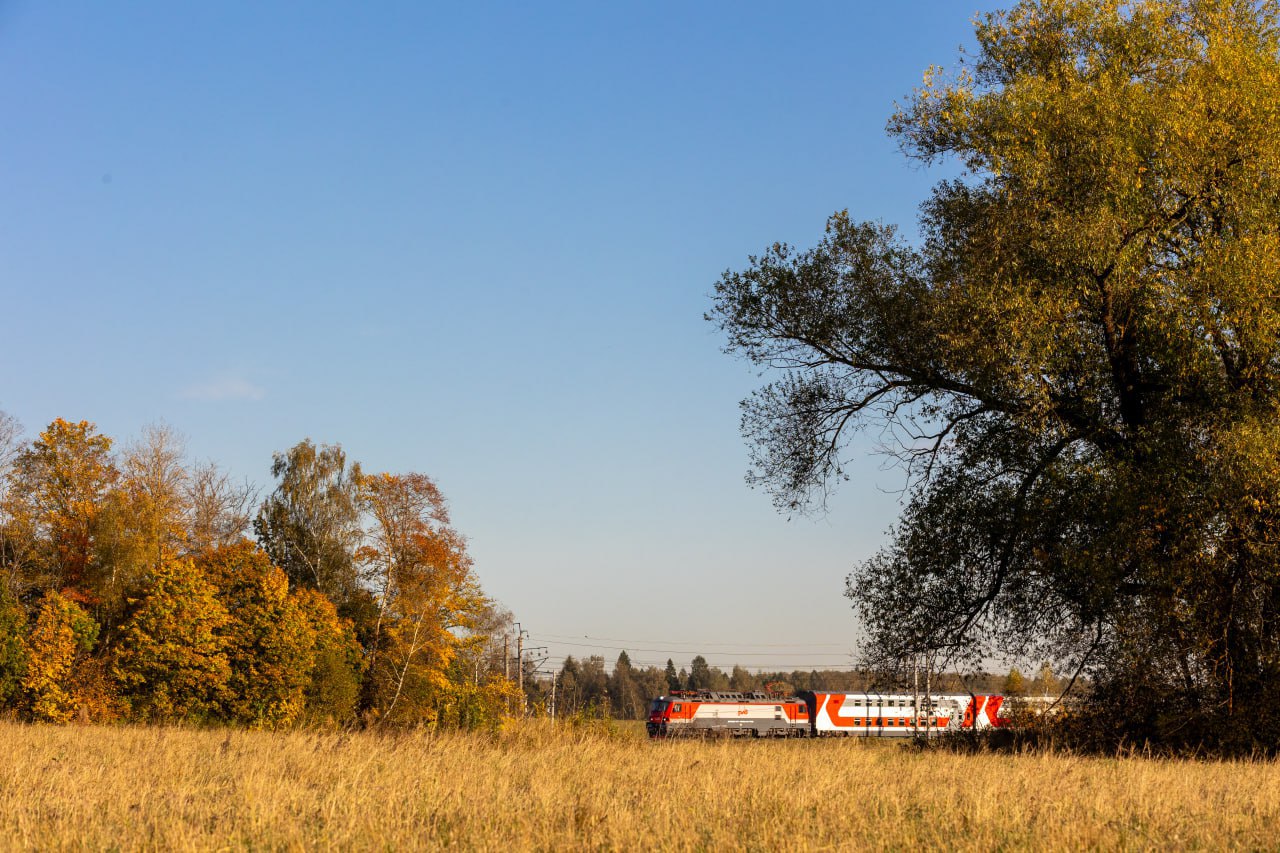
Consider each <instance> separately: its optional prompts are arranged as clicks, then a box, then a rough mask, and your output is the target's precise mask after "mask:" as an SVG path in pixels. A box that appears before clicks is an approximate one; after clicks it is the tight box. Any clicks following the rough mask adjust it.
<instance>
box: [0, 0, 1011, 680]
mask: <svg viewBox="0 0 1280 853" xmlns="http://www.w3.org/2000/svg"><path fill="white" fill-rule="evenodd" d="M994 6H995V4H991V3H982V2H979V0H965V2H955V0H947V2H943V0H930V1H929V2H903V3H875V4H872V3H857V2H843V3H834V2H833V3H787V4H782V3H777V4H763V3H746V2H723V3H656V2H648V3H599V2H590V3H588V2H583V3H519V4H517V3H509V4H496V3H493V4H491V3H481V2H476V3H450V4H435V3H428V2H380V3H363V4H357V3H348V4H337V3H323V2H306V3H303V2H296V3H283V2H282V3H166V2H146V3H132V2H112V3H91V2H59V3H37V2H13V1H12V0H10V2H0V318H3V319H2V320H0V341H2V343H0V410H4V411H7V412H9V413H10V414H12V415H14V416H16V417H17V418H19V419H20V420H21V421H22V422H23V424H24V425H25V426H26V428H27V431H28V433H29V434H34V433H35V432H37V431H38V430H39V429H41V428H42V427H43V426H44V425H45V424H47V423H48V422H49V421H51V420H52V419H53V418H55V417H64V418H67V419H71V420H79V419H87V420H91V421H94V422H95V423H97V424H98V426H99V428H100V430H101V431H102V432H104V433H106V434H108V435H111V436H113V437H115V438H117V439H119V440H128V439H130V438H132V437H134V436H136V435H137V434H138V433H139V431H140V430H141V429H142V428H143V427H144V426H145V425H146V424H149V423H154V422H157V421H164V422H167V423H168V424H170V425H172V426H173V427H175V428H177V429H178V430H179V431H180V432H182V433H183V434H185V435H186V437H187V440H188V448H189V450H190V452H191V454H192V455H193V456H194V457H196V458H198V459H213V460H216V461H218V462H220V463H221V464H223V465H224V466H226V467H228V468H230V469H231V471H232V472H233V473H234V474H235V475H236V476H238V477H247V478H249V479H251V480H253V481H254V482H256V483H257V484H259V485H260V486H262V487H263V488H264V489H267V488H269V487H270V485H271V482H270V475H269V465H270V460H271V454H272V452H274V451H278V450H284V449H286V448H288V447H289V446H291V445H293V444H294V443H296V442H297V441H299V440H301V439H303V438H306V437H310V438H312V439H313V440H315V441H317V442H325V443H340V444H342V446H343V447H344V448H345V449H346V450H347V452H348V455H349V457H351V458H354V459H357V460H359V461H360V462H362V463H363V465H364V466H365V468H366V469H367V470H390V471H420V472H423V473H427V474H430V475H431V476H433V477H434V478H435V479H436V481H437V482H438V483H439V484H440V486H441V488H442V489H443V490H444V491H445V493H446V495H448V496H449V498H450V501H451V505H452V508H453V514H454V521H455V523H456V526H457V527H458V528H459V529H460V530H461V531H462V532H463V533H464V534H466V535H467V536H468V538H469V540H470V547H471V552H472V555H473V556H474V558H475V560H476V567H477V571H478V573H479V576H480V578H481V581H482V583H483V585H484V587H485V588H486V590H487V591H488V592H489V593H490V594H491V595H493V596H495V597H496V598H497V599H499V600H500V601H501V602H502V603H503V604H505V605H506V606H507V607H509V608H510V609H511V610H513V611H514V612H515V614H516V617H517V618H518V619H519V620H520V621H521V622H522V624H523V625H524V627H525V628H527V629H528V630H529V631H530V634H531V640H530V642H531V644H532V645H536V646H546V647H548V652H547V654H548V655H549V656H550V658H549V661H548V665H552V664H556V663H558V662H559V661H560V660H561V659H562V657H563V656H564V655H565V654H574V655H575V656H582V655H587V654H592V653H599V654H603V655H605V657H606V658H607V660H608V661H609V662H610V664H612V661H613V659H614V658H615V657H616V656H617V649H618V648H623V647H625V648H627V649H628V650H629V651H631V653H632V654H631V657H632V659H633V661H636V662H638V663H642V664H645V663H651V662H653V663H660V662H665V660H666V659H667V658H668V657H673V658H675V660H676V663H677V665H678V666H680V665H687V664H688V661H689V659H690V658H691V657H692V656H693V655H694V654H696V653H698V652H702V653H704V654H706V655H707V657H708V659H709V660H710V661H711V662H712V663H713V664H717V665H721V666H725V667H728V666H729V665H732V663H734V662H735V661H737V662H741V663H743V664H745V665H749V666H752V667H753V668H754V667H756V666H762V665H767V666H775V665H776V666H784V667H786V668H788V669H790V668H793V667H802V668H806V669H808V668H812V667H821V666H844V665H848V664H849V654H850V652H852V651H856V649H857V643H858V633H857V626H856V623H855V621H854V619H853V616H852V613H851V611H850V610H849V606H848V602H847V601H846V600H845V599H844V598H843V597H842V595H841V594H842V591H843V586H844V577H845V575H846V574H847V573H848V571H849V570H850V568H851V567H852V566H853V565H854V564H855V563H856V562H857V561H858V560H860V559H863V558H865V557H867V556H869V555H870V554H872V553H873V552H874V551H875V550H876V549H877V548H879V547H880V546H881V545H882V544H883V542H884V541H885V532H886V529H887V528H888V526H889V525H890V524H891V523H892V521H893V519H894V518H895V516H896V515H897V513H898V511H899V510H900V508H901V506H900V503H899V497H900V496H899V494H898V490H899V489H900V488H901V486H902V477H901V473H900V472H899V471H897V470H894V469H892V468H887V467H886V464H885V460H884V459H883V457H877V456H874V455H872V454H871V450H872V448H873V446H874V444H875V436H874V435H872V436H868V437H867V439H866V440H865V441H864V442H863V443H862V444H861V445H859V447H858V448H856V449H855V460H856V461H855V464H854V465H853V467H852V473H853V477H854V479H853V481H852V482H850V483H848V484H846V485H845V486H844V487H843V488H842V489H841V490H840V491H839V492H837V494H836V495H835V497H834V498H833V500H832V501H831V504H830V511H829V513H828V514H827V515H825V516H823V517H820V518H799V519H791V520H788V519H787V518H785V517H783V516H781V515H779V514H777V513H776V512H775V511H774V510H773V508H772V506H771V504H770V501H769V498H768V496H767V495H766V494H764V493H762V492H753V491H751V490H750V489H748V488H747V487H746V485H745V484H744V481H743V474H744V473H745V471H746V468H747V453H746V450H745V447H744V445H743V443H742V439H741V438H740V436H739V433H738V408H737V404H738V401H739V400H740V399H742V398H743V397H744V396H746V395H747V394H748V393H749V392H750V391H751V389H753V388H754V387H756V386H757V385H758V384H759V383H760V382H761V380H760V379H759V378H758V377H757V376H756V375H755V374H754V373H753V371H752V370H751V369H750V368H749V366H748V365H746V364H744V363H742V362H740V361H736V360H734V359H732V358H730V357H728V356H725V355H724V354H722V353H721V352H720V347H721V343H722V342H721V340H720V338H719V337H718V335H717V334H716V332H715V330H714V329H713V328H712V326H711V325H710V324H709V323H707V322H705V321H704V320H703V319H702V315H703V313H704V312H705V311H706V310H707V309H708V307H709V305H710V300H709V294H710V292H711V290H712V287H713V285H714V283H715V281H716V279H717V278H718V277H719V274H720V273H721V272H722V271H723V270H725V269H726V268H729V267H735V268H740V267H742V266H744V265H745V263H746V257H747V255H748V254H751V253H755V252H759V251H760V250H762V249H763V248H765V247H766V246H767V245H768V244H770V243H772V242H773V241H775V240H782V241H787V242H792V243H795V244H797V245H810V244H812V243H813V242H815V241H816V240H817V239H818V238H819V237H820V236H821V232H822V227H823V224H824V221H825V219H826V217H827V216H828V215H830V214H831V213H832V212H834V211H836V210H839V209H841V208H845V207H847V208H849V210H850V213H851V215H852V216H854V217H855V218H862V219H882V220H884V221H886V222H894V223H898V224H900V225H902V226H903V228H904V231H905V233H907V234H908V235H909V236H910V235H913V234H914V233H915V218H916V206H917V205H918V203H919V202H920V201H921V200H922V199H923V198H924V197H925V195H926V194H927V192H928V188H929V187H930V186H931V185H932V184H933V183H934V182H935V181H936V180H938V179H939V178H940V177H942V176H943V174H944V173H943V172H942V171H941V170H938V169H934V170H924V169H922V168H921V167H920V166H918V165H916V164H913V163H909V162H908V161H907V160H906V159H905V158H904V157H903V156H902V155H901V153H900V152H899V151H898V149H897V146H896V143H895V142H894V141H893V140H891V139H890V138H888V137H887V136H886V134H885V132H884V125H885V121H886V119H887V118H888V117H889V115H890V113H891V112H892V109H893V104H894V101H895V100H901V99H902V98H904V97H905V96H907V95H908V94H909V93H910V92H911V90H912V89H913V88H914V87H915V86H917V85H918V84H919V82H920V80H921V76H922V72H923V71H924V69H925V68H926V67H927V66H928V65H930V64H940V65H944V66H954V65H955V64H956V61H957V58H958V51H959V46H960V45H961V44H965V43H970V42H971V39H972V26H971V23H970V21H971V19H972V17H973V16H974V14H975V13H976V12H979V11H982V10H984V9H989V8H994Z"/></svg>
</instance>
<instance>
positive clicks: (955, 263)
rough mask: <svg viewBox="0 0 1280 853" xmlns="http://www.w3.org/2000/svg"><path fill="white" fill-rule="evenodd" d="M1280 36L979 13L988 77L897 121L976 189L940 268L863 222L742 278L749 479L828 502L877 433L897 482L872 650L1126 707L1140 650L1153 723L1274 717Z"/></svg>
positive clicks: (717, 316)
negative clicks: (1080, 681)
mask: <svg viewBox="0 0 1280 853" xmlns="http://www.w3.org/2000/svg"><path fill="white" fill-rule="evenodd" d="M1276 19H1277V4H1276V3H1274V2H1263V3H1257V4H1254V3H1240V2H1231V0H1208V2H1191V0H1139V1H1138V2H1124V3H1122V2H1110V1H1109V0H1108V2H1103V3H1092V2H1083V0H1028V2H1023V3H1019V4H1018V5H1016V6H1015V7H1014V8H1013V9H1012V10H1010V11H1009V12H1007V13H998V14H994V15H991V16H988V17H986V18H984V19H983V20H982V21H980V22H979V24H978V30H977V35H978V42H979V54H978V56H977V57H976V60H977V61H976V64H973V65H970V66H969V68H968V69H964V70H962V71H961V72H959V73H957V74H954V75H946V74H943V73H942V72H940V71H938V70H937V69H930V71H929V72H928V73H927V74H926V78H925V84H924V86H923V87H922V88H921V89H920V90H919V91H917V92H916V93H915V95H914V96H913V97H912V98H911V99H910V100H909V101H908V102H907V103H906V104H905V105H903V106H901V107H899V109H898V110H897V112H896V113H895V115H894V117H893V119H892V120H891V122H890V130H891V132H892V133H893V134H895V135H896V136H897V137H898V138H899V139H900V140H901V142H902V144H903V147H904V149H905V150H906V151H907V153H908V154H909V155H910V156H914V157H919V158H922V159H924V160H926V161H930V160H933V159H935V158H938V157H944V156H945V157H954V158H956V159H957V160H958V161H959V162H960V163H961V164H962V165H963V166H964V167H965V168H966V170H967V171H966V173H965V175H964V177H963V178H962V179H961V180H957V181H949V182H943V183H941V184H939V185H938V186H937V187H936V188H935V190H934V193H933V196H932V198H931V199H930V200H929V201H928V202H927V203H926V204H925V205H924V207H923V210H922V225H923V231H924V239H923V243H922V245H921V246H920V247H919V248H915V249H913V248H910V247H906V246H903V245H901V244H900V243H898V242H896V241H895V240H894V238H893V234H892V231H891V229H887V228H885V227H883V226H880V225H875V224H871V223H864V224H862V225H855V224H851V222H850V220H849V218H848V216H847V215H846V214H844V213H841V214H837V215H836V216H835V217H833V218H832V219H831V220H830V222H829V224H828V229H827V234H826V236H825V237H824V238H823V239H822V241H821V242H820V243H819V244H818V246H817V247H816V248H814V249H813V250H810V251H807V252H806V251H796V250H793V249H791V248H789V247H778V246H775V247H774V248H773V249H771V250H770V251H769V252H767V253H766V254H765V255H763V256H762V257H760V258H752V259H751V261H750V266H749V267H748V268H747V269H746V270H744V271H742V272H732V271H731V272H727V273H725V275H724V276H723V277H722V279H721V281H720V283H719V284H718V285H717V288H716V295H715V298H716V304H715V308H714V309H713V310H712V312H711V313H710V315H709V318H710V319H711V320H712V321H714V322H716V323H718V324H719V325H720V326H721V328H722V329H723V330H724V331H725V333H726V335H727V337H728V341H729V347H728V349H729V350H730V351H731V352H735V353H738V354H741V355H744V356H745V357H747V358H748V359H750V360H752V361H754V362H755V363H757V364H759V365H761V366H764V367H767V368H770V369H774V370H778V371H780V372H781V376H780V378H777V379H775V380H774V381H773V382H771V383H770V384H769V385H768V386H766V387H765V388H764V389H762V390H761V391H760V392H758V393H757V394H756V395H755V396H753V398H752V399H751V400H749V401H748V402H747V403H745V404H744V412H745V414H744V419H743V426H744V433H745V434H746V435H747V437H748V439H749V440H750V441H751V442H752V447H753V461H754V463H755V471H754V472H753V475H752V477H753V481H754V482H758V483H761V484H763V485H765V486H766V487H767V488H769V489H770V490H771V491H773V493H774V495H775V500H776V501H777V502H778V503H779V505H780V506H783V507H786V508H789V509H795V508H804V507H805V506H809V505H812V504H813V503H815V502H816V501H818V500H820V499H822V498H825V496H826V494H827V492H828V490H829V489H830V487H831V485H832V484H833V483H835V482H837V481H838V480H839V478H840V476H841V470H842V464H841V463H842V457H841V454H842V453H843V452H844V447H845V446H846V442H847V440H848V437H849V435H850V434H851V433H852V432H853V431H854V430H857V429H860V428H862V427H865V426H866V425H868V424H871V423H878V424H879V425H881V427H882V428H883V430H884V432H883V434H885V435H886V436H889V437H892V438H893V439H894V440H896V448H894V449H893V451H892V452H895V453H896V454H897V455H898V456H899V457H900V458H901V459H902V460H903V461H904V462H905V463H906V464H907V471H908V476H909V483H910V484H911V486H912V488H913V491H912V496H911V499H910V502H909V504H908V507H907V510H906V512H905V514H904V516H903V519H902V522H901V524H900V526H899V527H898V529H897V530H896V531H895V533H894V537H893V543H892V544H891V545H890V546H889V547H888V548H886V549H885V551H883V552H882V553H881V554H880V555H879V556H877V557H876V558H874V559H872V560H871V561H868V562H867V563H865V564H864V565H862V566H861V567H859V568H858V569H857V570H856V571H855V572H854V573H853V574H852V575H851V577H850V582H849V594H850V597H851V598H853V599H854V601H855V606H856V607H857V608H858V611H859V613H860V614H861V616H862V618H863V621H864V623H865V624H866V625H867V628H868V631H869V634H870V637H871V639H872V641H873V642H872V647H871V648H870V649H869V654H870V656H872V657H879V658H885V657H889V658H891V657H893V656H896V655H902V654H909V653H915V652H919V651H923V650H927V649H945V650H948V653H949V654H951V655H953V656H957V657H962V656H965V655H968V656H971V657H972V658H973V659H981V658H982V657H983V656H985V655H990V654H995V653H1006V654H1010V655H1015V656H1025V655H1027V654H1031V653H1032V651H1033V650H1034V652H1035V653H1036V656H1040V655H1043V656H1045V657H1049V656H1053V655H1057V656H1059V657H1060V658H1061V659H1064V660H1065V661H1067V662H1070V663H1071V664H1073V665H1075V666H1089V665H1092V666H1095V667H1096V668H1095V669H1094V670H1093V672H1094V675H1095V677H1096V678H1097V680H1098V683H1099V684H1105V683H1108V681H1107V680H1108V678H1111V677H1112V676H1116V677H1117V679H1118V680H1117V681H1116V683H1121V682H1123V683H1126V684H1129V683H1133V682H1132V680H1131V679H1130V680H1126V679H1127V676H1126V677H1125V678H1120V673H1119V672H1118V671H1115V670H1113V669H1111V668H1109V667H1120V668H1121V670H1123V669H1124V667H1128V666H1131V665H1133V661H1134V660H1136V659H1137V658H1138V657H1140V656H1135V654H1129V653H1128V652H1126V651H1125V649H1126V648H1131V649H1138V648H1141V649H1145V650H1146V651H1144V652H1143V654H1144V655H1146V656H1147V657H1149V658H1151V659H1152V660H1153V661H1154V663H1153V664H1152V665H1153V666H1154V667H1156V668H1157V672H1156V673H1155V674H1154V676H1153V678H1151V679H1147V680H1146V681H1145V682H1144V683H1145V684H1146V685H1147V686H1146V687H1145V688H1144V690H1143V691H1142V695H1143V696H1145V697H1147V699H1146V701H1149V702H1152V703H1169V704H1170V706H1171V707H1174V708H1178V709H1182V710H1186V709H1193V710H1194V712H1195V713H1199V714H1207V715H1209V717H1210V718H1213V719H1217V718H1216V717H1214V715H1216V714H1220V713H1223V711H1222V709H1228V710H1227V711H1226V712H1225V713H1227V714H1228V715H1230V714H1234V713H1236V712H1235V710H1234V709H1236V708H1238V707H1241V704H1242V703H1244V704H1245V705H1247V706H1248V707H1250V708H1253V709H1257V708H1260V707H1263V706H1264V705H1265V704H1266V702H1271V703H1272V704H1275V702H1274V700H1275V699H1280V695H1274V696H1273V695H1272V694H1273V693H1274V692H1276V690H1277V688H1273V687H1272V686H1271V685H1273V684H1277V683H1280V678H1278V676H1280V631H1278V630H1277V629H1278V628H1280V586H1278V585H1277V584H1276V579H1275V575H1276V572H1275V571H1274V570H1273V569H1272V566H1273V565H1274V564H1275V557H1276V556H1277V554H1276V548H1275V546H1276V544H1277V541H1278V540H1277V538H1276V537H1277V534H1278V533H1280V528H1278V527H1277V525H1276V521H1277V520H1280V515H1276V514H1275V509H1274V508H1275V507H1276V506H1278V505H1280V504H1277V501H1276V496H1275V494H1274V492H1275V490H1276V488H1277V486H1276V484H1277V483H1278V482H1280V476H1277V475H1280V468H1277V466H1276V465H1274V464H1273V462H1272V459H1271V457H1272V456H1273V455H1274V454H1273V453H1272V452H1271V451H1270V449H1269V448H1270V446H1271V445H1270V442H1271V440H1272V438H1273V437H1280V436H1275V435H1274V433H1275V432H1276V426H1275V425H1276V424H1277V423H1278V422H1280V417H1278V415H1280V396H1278V395H1280V313H1278V311H1277V308H1276V306H1277V304H1280V302H1278V297H1280V281H1278V280H1277V278H1276V275H1275V270H1276V269H1277V268H1280V226H1278V225H1277V223H1280V192H1277V189H1280V188H1278V187H1277V186H1276V184H1275V181H1276V178H1275V176H1276V175H1278V174H1280V123H1278V122H1277V121H1276V118H1277V113H1278V112H1280V35H1278V33H1277V26H1276ZM1122 628H1123V629H1122ZM1153 650H1154V651H1153ZM1153 685H1162V687H1161V688H1160V689H1155V688H1154V687H1153ZM1131 698H1132V697H1130V699H1131ZM1130 699H1126V701H1130ZM1268 707H1269V706H1268ZM1209 728H1210V729H1212V728H1213V726H1210V727H1209ZM1197 731H1200V732H1203V731H1205V729H1204V728H1199V729H1197ZM1277 743H1278V744H1280V739H1277Z"/></svg>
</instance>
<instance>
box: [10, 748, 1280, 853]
mask: <svg viewBox="0 0 1280 853" xmlns="http://www.w3.org/2000/svg"><path fill="white" fill-rule="evenodd" d="M0 744H2V745H3V749H2V750H0V845H3V846H4V847H6V848H12V849H38V850H57V849H91V850H103V849H112V848H119V849H145V850H188V849H193V850H213V849H245V848H248V849H297V848H322V849H323V848H338V849H371V848H378V849H420V848H428V849H429V848H437V847H459V848H462V849H480V850H548V849H549V850H567V849H580V848H581V849H603V850H615V849H616V850H629V849H670V850H722V849H745V850H794V851H800V850H805V851H807V850H813V849H820V850H821V849H827V850H852V849H857V848H862V847H865V846H868V845H870V846H872V847H873V848H892V849H907V848H915V847H920V846H929V847H931V848H932V849H939V850H950V849H956V848H961V849H982V850H991V849H993V848H997V849H1033V848H1034V849H1044V848H1048V849H1097V848H1102V849H1108V850H1116V849H1121V850H1131V849H1132V850H1137V849H1154V848H1161V849H1168V848H1183V849H1185V848H1193V849H1194V848H1236V849H1241V848H1243V849H1277V848H1280V765H1278V764H1276V763H1275V762H1252V763H1209V762H1177V761H1157V760H1149V759H1141V758H1131V759H1098V758H1077V757H1070V756H1045V755H1021V756H1010V755H994V754H992V755H977V756H963V755H955V754H949V753H937V752H933V753H929V752H918V751H914V750H910V749H904V748H902V747H900V746H895V745H886V744H866V743H859V742H848V741H844V742H842V741H820V742H805V741H778V742H769V741H759V742H754V741H736V742H712V743H698V742H663V743H650V742H648V741H646V740H645V739H643V737H642V736H641V735H639V734H638V732H637V731H636V730H634V729H628V730H613V731H607V730H606V731H601V730H594V731H593V730H589V729H581V728H578V729H575V728H568V727H561V728H558V729H555V728H552V727H550V726H548V725H546V724H529V725H525V726H521V727H518V728H513V729H511V730H509V731H505V732H502V733H499V734H495V735H465V734H439V735H433V734H427V733H417V734H402V735H377V734H352V735H344V734H323V733H315V732H292V733H283V734H270V733H256V732H243V731H194V730H181V729H163V728H92V727H67V728H55V727H29V726H22V725H16V724H11V723H0Z"/></svg>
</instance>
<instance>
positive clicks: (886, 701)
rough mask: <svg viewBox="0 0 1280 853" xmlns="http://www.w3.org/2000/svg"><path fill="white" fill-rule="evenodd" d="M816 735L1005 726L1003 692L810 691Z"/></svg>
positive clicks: (913, 733) (808, 702)
mask: <svg viewBox="0 0 1280 853" xmlns="http://www.w3.org/2000/svg"><path fill="white" fill-rule="evenodd" d="M800 698H801V699H803V700H804V702H805V704H806V705H808V706H809V719H810V729H811V734H812V735H813V736H815V737H830V736H843V737H920V736H931V735H935V734H945V733H949V732H959V731H982V730H985V729H991V728H1000V727H1003V726H1005V725H1007V724H1008V720H1006V719H1005V718H1004V717H1001V716H1000V707H1001V705H1002V704H1003V702H1004V697H1003V696H995V695H968V694H960V695H933V696H923V695H919V696H918V695H913V694H910V693H889V694H879V693H828V692H816V691H804V692H802V693H800Z"/></svg>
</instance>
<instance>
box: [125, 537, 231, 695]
mask: <svg viewBox="0 0 1280 853" xmlns="http://www.w3.org/2000/svg"><path fill="white" fill-rule="evenodd" d="M230 621H231V617H230V616H229V615H228V613H227V610H226V608H225V607H224V606H223V605H222V604H221V602H219V601H218V597H217V590H216V589H215V587H214V586H213V584H211V583H209V581H208V580H206V579H205V577H204V574H203V573H202V572H201V571H200V570H199V568H197V567H196V565H195V564H194V563H192V562H191V560H189V559H186V558H170V559H166V560H164V561H163V562H162V563H161V564H160V565H159V566H157V567H156V569H155V570H154V572H153V573H152V578H151V583H150V585H149V587H148V589H147V592H146V594H145V595H144V596H143V598H142V599H141V600H139V601H138V602H137V604H136V609H135V610H134V612H133V614H132V615H131V617H130V618H129V620H128V621H127V622H125V624H124V625H123V626H121V631H120V635H121V636H120V641H119V643H118V645H117V646H116V649H115V657H114V662H113V665H112V672H113V675H114V676H115V679H116V681H117V682H118V683H119V684H120V687H121V691H122V693H123V695H124V697H125V699H126V700H127V701H128V702H129V703H130V706H131V708H132V711H133V714H134V715H135V716H136V717H138V718H139V719H144V720H155V721H169V720H181V719H195V720H204V719H210V718H216V717H217V716H218V715H219V714H220V713H221V710H222V708H223V707H224V705H225V703H226V702H227V700H228V698H229V694H228V687H227V684H228V681H229V679H230V677H231V665H230V661H229V660H228V657H227V645H228V644H227V638H226V635H225V628H226V626H227V624H228V622H230Z"/></svg>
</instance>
